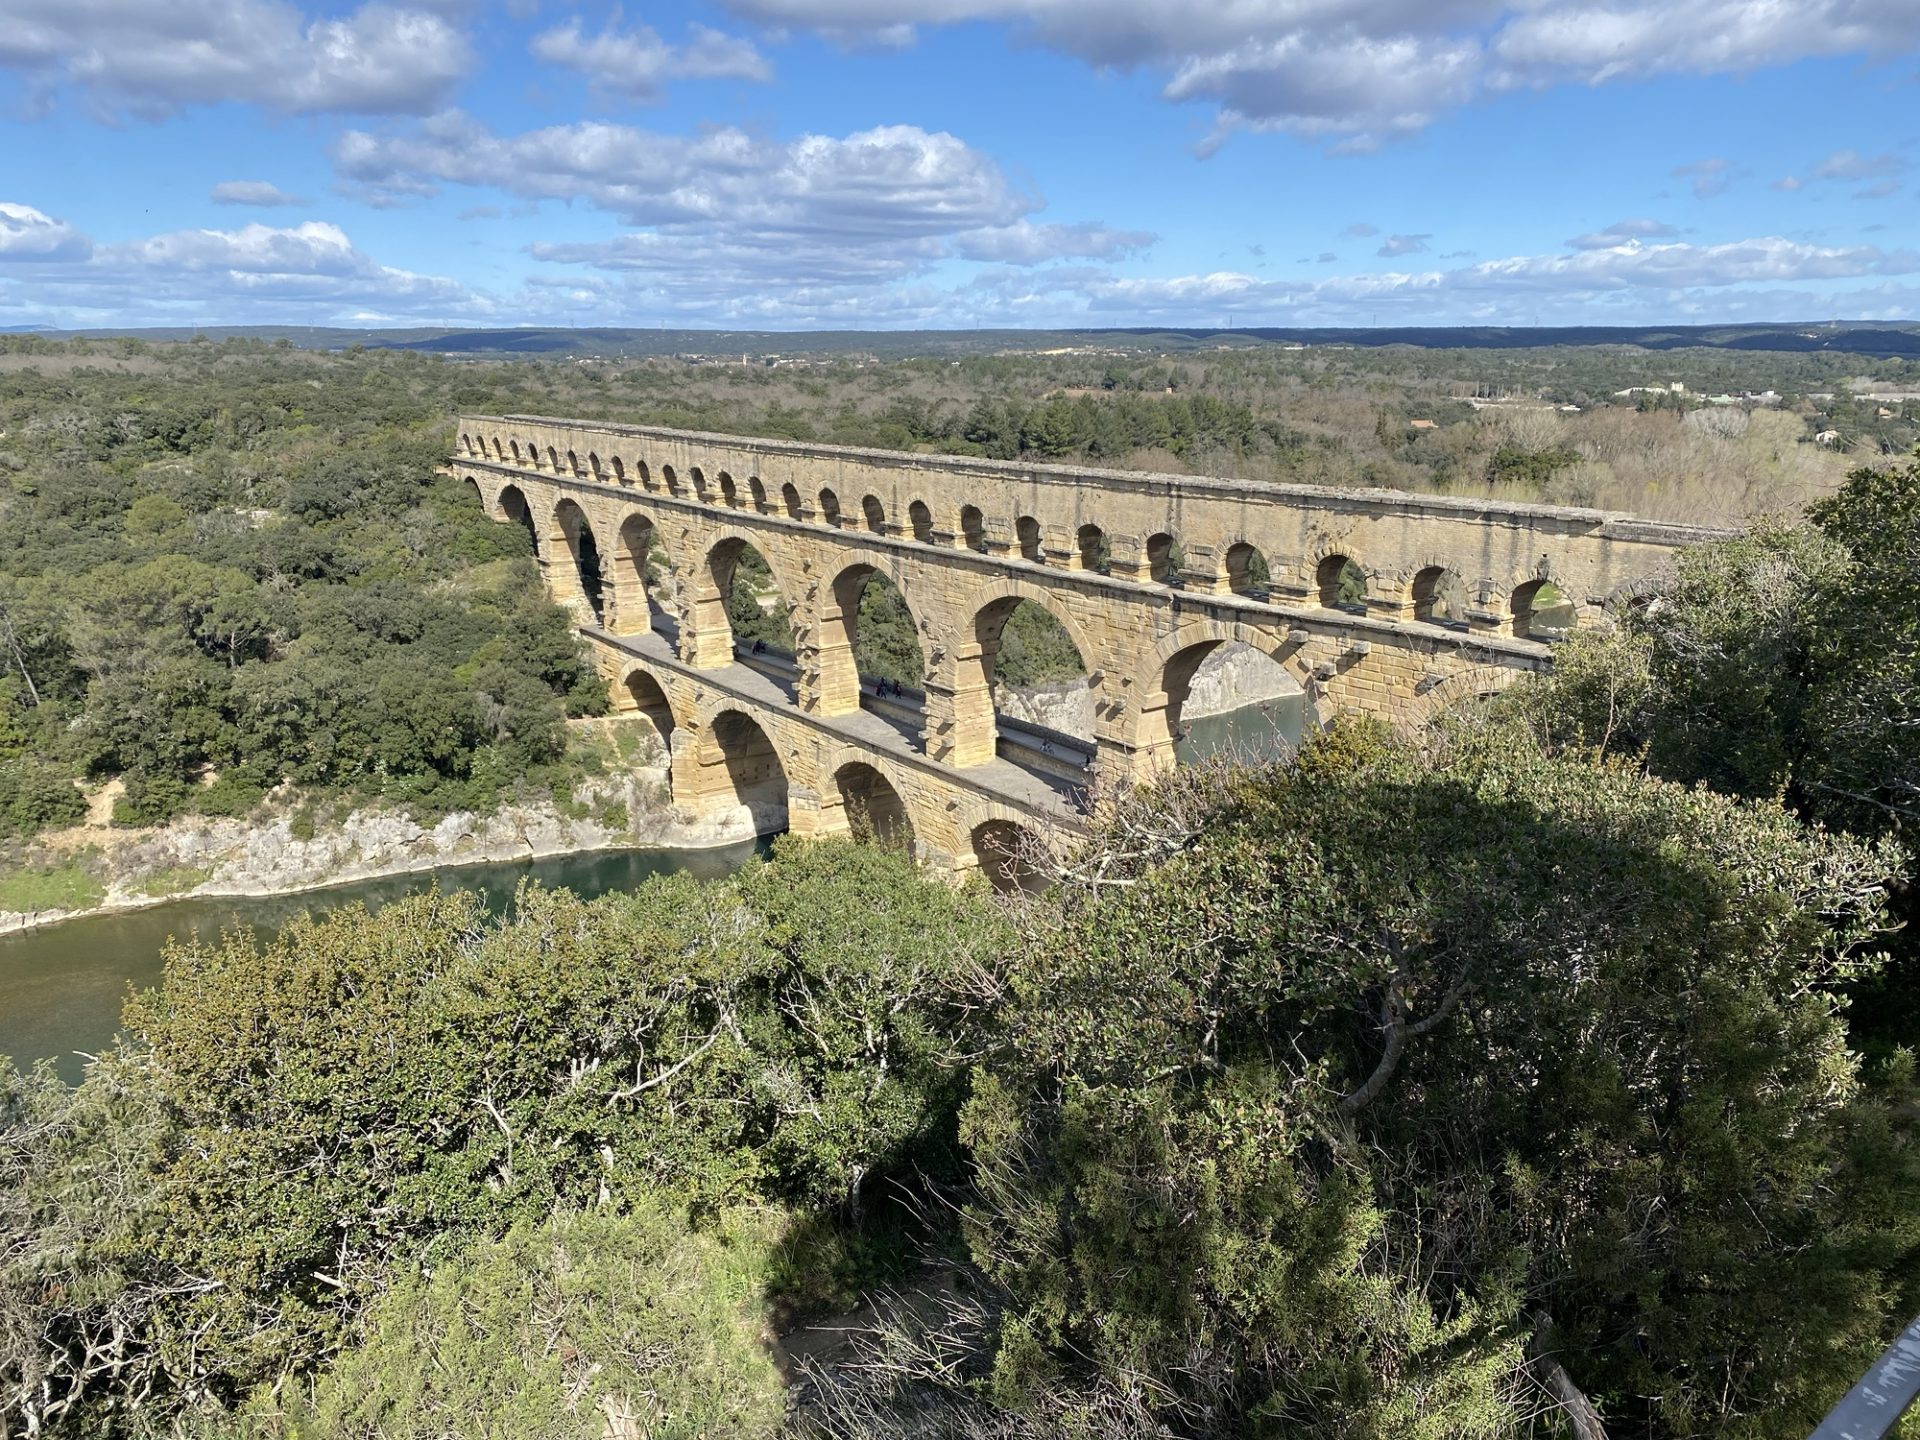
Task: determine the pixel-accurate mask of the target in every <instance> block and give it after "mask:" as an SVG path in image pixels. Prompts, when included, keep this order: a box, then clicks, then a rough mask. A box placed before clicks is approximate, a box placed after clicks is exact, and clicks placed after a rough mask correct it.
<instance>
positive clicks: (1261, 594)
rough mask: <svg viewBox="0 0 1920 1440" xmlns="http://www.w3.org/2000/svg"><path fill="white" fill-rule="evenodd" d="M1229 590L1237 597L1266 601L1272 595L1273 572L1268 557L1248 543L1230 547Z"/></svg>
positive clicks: (1228, 556) (1227, 560)
mask: <svg viewBox="0 0 1920 1440" xmlns="http://www.w3.org/2000/svg"><path fill="white" fill-rule="evenodd" d="M1225 558H1226V564H1227V588H1228V589H1229V590H1231V591H1233V593H1234V594H1236V595H1245V596H1247V597H1249V598H1250V599H1254V600H1264V599H1266V598H1267V596H1268V595H1269V594H1270V593H1271V590H1272V585H1273V571H1272V570H1270V569H1269V568H1268V566H1267V557H1266V556H1265V555H1263V554H1261V553H1260V551H1259V550H1258V549H1257V548H1255V547H1254V546H1252V545H1249V544H1248V543H1247V542H1246V541H1244V540H1242V541H1241V542H1240V543H1238V544H1237V545H1229V546H1228V547H1227V553H1226V557H1225Z"/></svg>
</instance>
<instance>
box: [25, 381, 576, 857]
mask: <svg viewBox="0 0 1920 1440" xmlns="http://www.w3.org/2000/svg"><path fill="white" fill-rule="evenodd" d="M311 368H312V367H311V366H310V365H307V364H304V363H301V362H297V361H294V360H291V359H287V360H279V361H269V360H264V359H262V360H257V361H254V362H250V363H249V365H248V366H247V367H246V368H245V369H243V370H241V371H240V372H238V373H237V374H236V375H234V376H232V377H229V376H227V375H224V374H222V373H221V371H220V370H219V369H218V368H217V367H212V366H209V367H207V370H208V371H210V372H211V373H205V372H195V371H191V370H189V371H186V372H185V373H162V374H120V373H102V372H93V373H89V374H88V375H86V376H85V377H84V379H76V378H71V377H69V378H55V377H49V376H39V375H35V374H33V373H31V372H20V371H16V372H11V373H6V374H0V430H4V431H5V432H6V438H5V439H4V440H0V576H4V577H5V578H4V580H0V661H4V662H5V663H4V667H3V668H0V836H3V835H8V834H12V835H19V834H27V833H31V832H32V831H34V830H36V829H39V828H42V827H44V826H46V825H49V824H55V823H60V822H64V821H70V820H72V819H74V818H76V817H77V815H78V814H79V813H80V811H81V806H80V803H79V801H80V797H79V796H78V794H77V793H75V792H74V791H73V787H72V785H71V783H70V780H71V779H72V778H73V777H75V776H112V775H119V776H122V777H124V779H125V781H126V794H125V798H124V800H123V802H122V807H121V812H120V815H121V818H124V819H127V820H133V821H156V820H163V819H165V818H167V817H169V816H171V815H173V814H176V813H178V812H180V811H182V810H185V809H197V810H201V811H207V812H214V813H226V814H237V813H243V812H245V811H247V810H248V809H250V808H251V807H253V806H254V805H255V804H257V803H258V802H259V800H260V799H261V797H262V796H263V795H264V794H265V793H266V792H268V791H269V790H272V789H274V788H275V787H276V786H279V785H281V784H282V783H283V782H292V783H293V784H295V785H297V786H300V787H302V788H303V789H305V790H307V791H309V792H318V793H326V792H329V791H331V792H340V793H348V794H354V795H365V796H375V797H381V798H385V799H388V800H391V801H394V802H397V803H403V804H410V805H414V806H416V807H424V808H427V809H445V808H448V807H451V806H478V807H481V808H490V807H491V805H492V804H493V803H495V802H496V800H497V799H498V798H499V797H500V795H501V794H502V793H503V791H505V790H506V789H508V788H510V787H511V786H512V785H514V784H515V783H518V782H520V781H523V780H524V779H526V778H528V777H530V776H537V775H538V774H539V772H540V771H541V770H542V768H543V767H547V766H550V765H551V764H552V763H553V762H554V761H555V760H556V759H557V758H558V756H559V755H560V752H561V747H562V732H561V727H560V722H561V720H562V718H563V717H564V715H565V714H566V713H568V712H571V713H575V714H581V713H592V712H594V711H596V710H597V709H599V708H601V707H603V706H604V703H605V702H604V697H603V695H602V693H601V687H600V684H599V681H598V679H597V677H595V676H594V675H593V674H592V672H591V671H590V669H589V668H588V667H587V666H586V665H585V664H584V663H583V662H582V660H581V659H580V657H579V656H578V655H577V654H576V651H575V646H574V643H573V641H572V638H571V637H570V636H569V634H568V632H567V626H566V622H565V619H564V616H563V615H562V613H561V612H560V611H559V610H557V609H556V608H555V607H553V606H551V605H549V604H547V603H546V601H545V600H544V598H543V597H542V596H541V594H540V590H539V586H538V582H537V578H536V576H535V573H534V570H533V567H532V565H531V564H530V555H531V551H530V547H529V546H528V543H527V540H526V537H525V536H524V535H523V534H522V533H520V532H519V531H518V530H517V529H515V528H513V527H508V526H497V525H493V524H491V523H489V522H488V521H487V520H486V519H485V517H484V516H482V515H481V514H480V512H479V510H478V508H477V507H476V506H474V505H473V503H472V500H471V497H470V495H469V494H467V493H465V492H464V491H463V489H462V488H461V487H459V486H457V485H456V484H455V483H454V482H452V481H449V480H445V479H440V478H437V477H436V476H435V475H434V467H435V465H436V464H437V463H438V460H439V458H440V454H441V451H442V449H443V447H444V444H445V441H444V438H443V426H442V423H441V421H440V417H439V416H438V415H436V414H435V413H434V412H433V411H432V410H431V409H430V408H429V407H428V405H427V404H425V403H423V401H422V400H421V399H420V398H418V397H416V396H413V395H410V394H408V393H407V391H406V390H405V389H404V388H401V387H395V386H393V385H391V384H389V383H387V381H386V379H385V377H383V376H382V374H381V373H380V372H379V369H378V368H377V367H375V366H372V365H365V366H351V365H339V366H333V367H329V368H328V369H327V370H326V371H325V372H323V373H324V376H325V380H324V383H322V382H321V381H320V380H319V379H318V378H316V377H314V376H312V375H311V374H310V373H303V372H310V371H311Z"/></svg>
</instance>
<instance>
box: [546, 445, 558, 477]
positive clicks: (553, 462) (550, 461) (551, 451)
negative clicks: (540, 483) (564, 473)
mask: <svg viewBox="0 0 1920 1440" xmlns="http://www.w3.org/2000/svg"><path fill="white" fill-rule="evenodd" d="M545 468H546V470H547V471H548V472H549V473H550V474H554V475H558V474H559V473H560V452H559V451H558V450H557V449H555V448H554V447H553V446H551V445H549V446H547V463H546V466H545Z"/></svg>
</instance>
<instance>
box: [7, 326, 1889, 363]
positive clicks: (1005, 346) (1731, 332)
mask: <svg viewBox="0 0 1920 1440" xmlns="http://www.w3.org/2000/svg"><path fill="white" fill-rule="evenodd" d="M35 333H37V334H41V335H45V336H46V337H47V338H49V339H52V338H65V337H69V336H75V335H78V336H85V337H88V338H103V337H108V336H119V335H132V336H136V337H138V338H140V339H145V340H153V341H182V340H191V339H192V338H193V337H195V336H196V335H200V336H205V337H206V338H207V339H209V340H224V339H226V338H227V337H229V336H239V337H242V338H246V339H257V340H269V341H271V340H281V339H284V340H287V341H289V342H290V343H292V344H294V345H297V346H300V347H302V348H312V349H323V350H342V349H345V348H347V347H348V346H351V345H364V346H367V347H368V348H370V349H374V348H379V349H397V350H421V351H428V352H433V353H439V354H449V355H473V356H502V355H579V356H606V357H645V356H660V355H700V356H713V357H715V358H720V357H729V356H756V357H765V356H769V355H802V354H816V355H817V354H840V355H845V354H868V355H872V356H874V357H876V358H889V359H892V358H899V357H902V356H908V355H942V354H952V355H978V354H983V353H993V352H999V351H1008V350H1014V351H1029V352H1031V351H1041V350H1053V349H1063V348H1086V347H1092V348H1111V349H1115V350H1153V351H1181V350H1205V349H1218V348H1221V347H1227V346H1231V347H1259V346H1265V345H1309V346H1353V347H1366V348H1380V347H1386V346H1408V347H1412V348H1415V349H1423V350H1514V349H1534V348H1541V347H1547V346H1631V347H1637V348H1639V349H1643V350H1678V349H1713V350H1770V351H1790V352H1796V353H1809V352H1816V351H1834V352H1838V353H1843V354H1853V355H1863V356H1874V357H1881V358H1891V357H1903V358H1906V357H1913V358H1920V324H1895V323H1882V322H1870V323H1869V322H1858V323H1856V322H1839V321H1836V322H1831V323H1822V324H1805V323H1802V324H1786V323H1782V324H1767V325H1670V326H1659V327H1648V328H1633V327H1625V326H1561V327H1553V326H1549V327H1544V328H1513V327H1507V326H1458V327H1413V326H1410V327H1405V328H1397V329H1349V330H1312V329H1269V328H1264V327H1262V328H1247V329H1236V330H1216V329H1180V328H1167V329H1154V328H1149V327H1136V328H1124V329H1110V330H790V331H777V330H636V329H612V328H607V329H567V328H561V327H554V326H531V327H525V328H520V329H479V330H471V329H443V328H431V327H417V328H395V329H375V330H350V329H330V328H326V327H319V326H305V325H235V326H202V327H198V328H191V327H174V328H163V329H144V330H139V329H136V330H115V329H93V330H74V331H36V332H35Z"/></svg>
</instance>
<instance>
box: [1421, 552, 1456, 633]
mask: <svg viewBox="0 0 1920 1440" xmlns="http://www.w3.org/2000/svg"><path fill="white" fill-rule="evenodd" d="M1410 591H1411V594H1412V596H1413V618H1414V619H1416V620H1418V621H1421V622H1422V623H1423V624H1427V625H1454V626H1459V625H1465V624H1466V623H1467V586H1466V582H1465V581H1463V580H1462V579H1461V578H1460V577H1459V576H1458V575H1457V574H1455V573H1454V572H1453V571H1452V570H1450V569H1448V568H1447V567H1446V566H1444V565H1429V566H1427V567H1426V568H1424V569H1423V570H1421V571H1420V572H1419V573H1418V574H1416V575H1415V576H1414V577H1413V584H1412V586H1411V587H1410Z"/></svg>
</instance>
